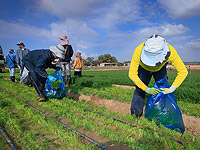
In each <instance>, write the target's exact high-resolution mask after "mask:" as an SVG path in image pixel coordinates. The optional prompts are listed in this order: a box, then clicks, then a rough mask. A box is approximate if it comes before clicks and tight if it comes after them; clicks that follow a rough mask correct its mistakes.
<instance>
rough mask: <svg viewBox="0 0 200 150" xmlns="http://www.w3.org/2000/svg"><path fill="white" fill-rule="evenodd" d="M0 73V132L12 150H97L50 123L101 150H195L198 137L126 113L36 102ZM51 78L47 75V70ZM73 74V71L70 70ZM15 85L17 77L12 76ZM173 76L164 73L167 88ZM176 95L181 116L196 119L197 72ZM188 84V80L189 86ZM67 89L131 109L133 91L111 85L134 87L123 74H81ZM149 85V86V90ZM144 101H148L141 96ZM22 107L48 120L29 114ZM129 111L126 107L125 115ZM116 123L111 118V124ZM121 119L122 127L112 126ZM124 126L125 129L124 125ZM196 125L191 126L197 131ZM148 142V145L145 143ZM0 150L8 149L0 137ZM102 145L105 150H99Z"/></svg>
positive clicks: (69, 102)
mask: <svg viewBox="0 0 200 150" xmlns="http://www.w3.org/2000/svg"><path fill="white" fill-rule="evenodd" d="M4 72H6V73H2V74H0V83H1V84H0V97H1V102H0V109H1V119H0V127H1V128H3V129H4V130H5V131H6V133H7V134H8V135H9V137H10V138H11V140H12V141H13V143H14V145H15V146H16V148H17V149H102V148H100V147H98V146H97V145H95V144H94V143H92V142H91V141H90V142H89V141H88V140H86V139H84V138H83V137H80V136H79V135H77V134H76V133H74V132H71V131H70V130H69V129H67V128H63V126H62V125H61V124H58V122H56V120H58V121H59V122H62V123H64V124H66V125H68V126H69V127H70V128H72V129H74V130H75V131H78V132H80V133H82V134H83V135H86V136H87V137H89V138H91V139H93V140H94V141H97V142H98V143H101V144H103V148H104V149H199V147H200V138H199V136H196V135H195V133H194V134H192V133H187V132H186V133H184V134H180V133H178V132H175V131H171V130H168V129H166V128H164V127H163V126H162V125H161V126H157V125H156V124H155V123H154V122H150V121H148V120H146V119H137V118H135V117H133V116H131V115H130V114H129V113H126V114H123V113H122V112H119V113H116V112H114V111H112V109H108V108H107V107H102V106H98V105H92V104H90V103H87V100H82V101H76V100H74V99H70V98H68V97H64V98H63V99H60V100H59V99H50V100H49V101H48V102H45V103H38V101H37V100H36V98H35V95H36V92H35V90H34V88H33V87H28V86H25V85H21V84H20V83H13V82H11V81H9V80H6V79H8V78H9V73H8V70H4ZM48 72H49V73H50V74H53V70H48ZM72 74H73V71H72ZM17 75H18V76H17V79H18V80H19V73H17ZM175 76H176V73H175V72H173V71H169V74H168V77H169V83H170V84H171V83H172V82H173V80H174V78H175ZM191 76H192V79H191V78H190V77H189V76H188V77H187V78H186V80H185V81H184V83H183V84H182V85H181V87H179V88H178V89H177V90H176V91H175V94H176V97H177V100H178V106H179V108H180V109H181V111H182V112H183V114H184V115H188V116H191V117H193V118H196V119H197V120H198V119H199V116H200V101H199V100H200V99H199V95H200V88H199V86H200V72H192V74H191ZM193 80H194V81H193ZM72 83H73V84H72V86H70V87H67V90H68V91H70V92H72V93H74V94H76V95H79V96H81V95H85V96H93V97H99V98H102V99H106V100H107V102H109V100H112V101H113V102H114V103H115V104H117V103H118V102H119V104H122V103H123V104H126V105H125V106H129V105H130V104H131V100H132V96H133V92H134V89H124V88H120V87H115V86H112V84H119V85H129V86H134V83H133V82H132V81H131V80H130V79H129V78H128V71H83V77H82V78H74V77H73V75H72ZM153 84H154V81H153V80H151V82H150V85H151V86H153ZM146 97H148V96H146ZM28 105H30V106H33V107H34V108H36V109H38V110H40V111H41V112H43V113H45V114H46V115H48V116H44V115H43V114H41V113H40V112H38V111H36V110H33V109H31V108H30V107H29V106H28ZM129 109H130V108H126V110H129ZM113 118H117V119H113ZM117 120H120V121H121V120H122V121H123V122H120V121H117ZM127 123H128V124H127ZM198 126H200V124H197V127H198ZM149 143H151V144H149ZM0 144H1V145H0V147H1V149H3V148H4V149H7V147H8V145H7V143H6V142H5V140H4V138H2V135H1V143H0ZM104 146H105V147H104Z"/></svg>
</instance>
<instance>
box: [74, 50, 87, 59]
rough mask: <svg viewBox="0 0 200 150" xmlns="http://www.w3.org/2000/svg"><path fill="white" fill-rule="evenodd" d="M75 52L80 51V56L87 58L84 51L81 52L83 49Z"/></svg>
mask: <svg viewBox="0 0 200 150" xmlns="http://www.w3.org/2000/svg"><path fill="white" fill-rule="evenodd" d="M76 52H80V53H81V57H82V58H83V59H87V58H88V56H87V55H86V53H85V52H83V51H81V50H77V51H76Z"/></svg>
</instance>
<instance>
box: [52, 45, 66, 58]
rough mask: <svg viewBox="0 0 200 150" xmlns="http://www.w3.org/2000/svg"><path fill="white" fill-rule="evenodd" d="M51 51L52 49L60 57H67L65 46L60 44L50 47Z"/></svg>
mask: <svg viewBox="0 0 200 150" xmlns="http://www.w3.org/2000/svg"><path fill="white" fill-rule="evenodd" d="M49 49H50V51H52V52H53V53H54V54H55V55H56V56H57V57H60V58H63V59H64V58H65V55H64V54H65V48H64V47H63V46H62V45H60V44H58V45H57V46H51V47H50V48H49Z"/></svg>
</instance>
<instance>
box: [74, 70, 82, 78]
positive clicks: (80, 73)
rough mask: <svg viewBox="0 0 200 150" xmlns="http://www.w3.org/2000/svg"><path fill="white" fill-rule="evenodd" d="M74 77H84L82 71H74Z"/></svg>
mask: <svg viewBox="0 0 200 150" xmlns="http://www.w3.org/2000/svg"><path fill="white" fill-rule="evenodd" d="M74 76H79V77H82V71H74Z"/></svg>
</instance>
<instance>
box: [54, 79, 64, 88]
mask: <svg viewBox="0 0 200 150" xmlns="http://www.w3.org/2000/svg"><path fill="white" fill-rule="evenodd" d="M60 83H62V81H61V80H56V81H54V82H52V83H51V88H55V89H58V88H59V84H60Z"/></svg>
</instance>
